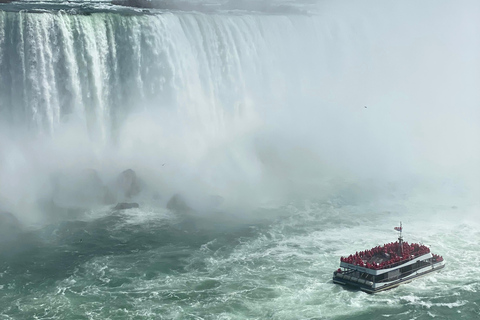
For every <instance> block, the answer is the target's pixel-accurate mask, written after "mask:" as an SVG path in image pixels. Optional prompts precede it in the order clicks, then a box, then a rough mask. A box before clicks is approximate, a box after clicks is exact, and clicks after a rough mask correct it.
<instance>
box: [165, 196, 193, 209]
mask: <svg viewBox="0 0 480 320" xmlns="http://www.w3.org/2000/svg"><path fill="white" fill-rule="evenodd" d="M167 209H169V210H172V211H176V212H188V211H192V208H190V207H189V206H188V204H187V202H186V201H185V199H184V198H183V197H182V196H181V195H179V194H178V193H177V194H175V195H174V196H172V197H171V198H170V200H168V202H167Z"/></svg>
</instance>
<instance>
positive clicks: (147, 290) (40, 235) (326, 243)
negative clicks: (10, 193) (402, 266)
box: [0, 202, 480, 319]
mask: <svg viewBox="0 0 480 320" xmlns="http://www.w3.org/2000/svg"><path fill="white" fill-rule="evenodd" d="M414 207H415V208H417V209H418V206H414ZM394 209H395V206H389V207H388V208H386V210H385V211H381V212H379V211H375V209H374V208H371V207H368V206H365V207H363V208H361V207H355V206H345V207H338V206H332V205H330V204H322V203H312V202H308V203H297V204H295V205H294V204H291V205H289V206H285V207H281V208H276V209H261V210H259V213H263V214H264V216H265V218H263V219H258V218H248V219H247V218H242V219H240V218H235V219H234V218H232V217H228V216H226V213H223V214H220V213H218V214H216V215H215V216H209V215H206V216H202V217H198V216H187V217H179V216H177V215H175V214H173V213H171V212H168V211H166V210H164V209H157V210H155V209H152V208H150V209H148V210H145V209H131V210H126V211H124V212H122V213H109V212H108V211H105V210H104V211H99V212H96V213H89V215H88V216H85V218H84V219H83V220H79V221H63V222H59V223H54V224H51V225H47V226H44V227H43V228H40V229H38V230H32V231H26V232H24V233H22V234H20V235H18V239H16V240H15V241H13V242H11V243H9V244H8V243H4V244H3V246H2V251H1V270H2V272H1V273H0V288H1V293H2V295H1V298H0V303H1V307H0V309H1V310H2V312H1V314H0V316H1V318H2V319H34V318H35V319H57V318H58V319H353V318H355V319H384V318H389V317H391V318H393V319H430V318H437V319H475V318H476V317H478V312H479V305H478V304H479V303H480V296H479V294H478V290H479V289H480V283H479V281H478V277H477V276H476V274H477V272H478V263H479V262H480V261H479V258H478V257H479V251H480V250H479V249H478V247H476V243H477V242H478V240H479V237H480V232H478V231H477V227H476V226H478V225H474V224H468V223H467V221H468V216H465V214H466V212H468V209H467V208H465V209H462V208H457V209H451V208H450V207H445V206H442V207H440V210H441V212H442V213H443V214H453V213H454V212H452V211H453V210H456V211H457V213H458V212H460V213H462V216H463V217H466V219H467V220H464V221H456V222H454V221H450V222H451V223H448V224H445V222H446V221H445V219H442V220H441V222H440V221H431V219H427V218H421V219H419V218H418V217H416V215H415V213H414V212H408V211H409V210H407V213H404V214H400V215H399V213H398V212H396V211H395V210H394ZM403 209H404V208H403ZM390 210H391V211H390ZM410 210H411V209H410ZM421 210H422V213H423V217H426V216H429V215H431V214H432V212H433V211H436V212H438V210H439V207H436V208H435V210H433V208H428V207H424V208H422V209H421ZM462 210H463V211H462ZM364 211H369V212H371V213H370V214H368V215H366V214H364ZM437 214H438V213H437ZM399 217H400V218H402V219H403V221H404V225H405V230H406V232H405V237H406V239H407V240H411V241H419V240H422V241H424V242H425V243H428V244H430V245H431V249H432V251H433V252H436V253H438V254H441V255H443V256H444V258H445V260H446V263H447V264H446V267H445V269H444V270H442V271H441V272H439V273H436V274H433V275H430V276H428V277H424V278H423V279H418V280H416V281H414V282H412V283H410V284H405V285H402V286H400V287H398V288H396V289H393V290H389V291H386V292H381V293H378V294H375V295H368V294H366V293H363V292H361V291H355V290H349V289H345V288H343V287H341V286H338V285H334V284H333V283H332V280H331V277H332V272H333V270H335V269H336V268H337V267H338V264H339V257H340V256H341V255H344V254H346V253H349V252H352V251H353V252H354V251H357V250H360V249H365V248H368V247H373V246H374V245H377V244H381V243H385V242H388V241H391V240H392V239H394V237H395V232H394V231H393V226H394V225H395V223H396V222H397V220H398V218H399ZM452 220H453V219H452ZM390 229H391V230H390Z"/></svg>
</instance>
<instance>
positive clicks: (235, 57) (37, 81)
mask: <svg viewBox="0 0 480 320" xmlns="http://www.w3.org/2000/svg"><path fill="white" fill-rule="evenodd" d="M317 25H318V21H317V20H316V19H315V18H311V17H301V16H297V17H295V16H294V17H285V16H267V17H265V16H255V15H251V16H248V15H237V16H235V15H205V14H194V13H188V14H187V13H183V14H172V13H165V14H158V15H145V16H122V15H118V14H105V13H98V14H91V15H72V14H67V13H64V12H61V11H60V12H57V13H44V14H38V13H22V12H20V13H11V12H0V32H1V33H0V71H1V72H0V114H1V115H2V119H4V120H6V122H7V123H8V124H10V125H12V126H14V127H15V128H18V127H24V128H28V129H29V130H32V131H35V132H38V131H40V132H44V133H48V134H50V135H54V134H55V131H56V130H57V128H58V126H59V124H61V123H62V122H65V121H68V119H69V118H70V117H79V118H81V119H82V122H83V123H84V125H85V126H86V127H87V128H88V131H89V132H90V134H91V135H92V136H93V137H95V139H101V140H103V141H108V140H109V139H111V138H112V133H114V132H115V130H116V129H118V127H119V126H121V124H122V121H123V120H124V119H125V117H126V116H127V115H128V114H129V113H131V112H134V111H139V110H162V109H172V108H173V109H175V111H176V112H178V113H179V114H180V115H181V116H182V117H185V118H184V119H188V118H190V119H194V120H195V121H196V123H201V124H202V126H203V127H204V129H205V130H206V131H211V134H215V133H217V131H218V130H221V128H224V126H225V125H227V124H229V122H228V121H230V120H233V119H239V117H242V116H245V117H247V116H248V115H251V114H250V113H249V112H250V111H251V110H249V108H251V105H252V103H254V102H255V103H258V102H261V103H265V104H268V103H280V104H281V103H282V98H283V97H282V95H284V93H285V92H284V91H285V88H286V87H290V86H291V85H292V83H293V84H294V83H295V82H296V81H297V80H300V81H304V82H306V83H307V81H308V80H310V79H307V78H306V77H307V76H312V75H313V74H314V72H311V71H309V72H308V73H309V74H308V75H307V74H305V72H306V70H305V68H304V66H306V65H308V64H310V65H311V66H315V63H314V58H318V53H319V52H318V49H319V46H316V45H315V44H314V43H315V42H316V40H317V36H318V35H317V34H316V31H317V30H316V27H317ZM298 34H303V35H305V36H304V37H303V38H302V39H296V37H297V35H298ZM312 50H313V51H312ZM300 61H301V63H300ZM294 77H295V79H293V78H294ZM290 81H292V83H289V82H290ZM257 107H258V105H257Z"/></svg>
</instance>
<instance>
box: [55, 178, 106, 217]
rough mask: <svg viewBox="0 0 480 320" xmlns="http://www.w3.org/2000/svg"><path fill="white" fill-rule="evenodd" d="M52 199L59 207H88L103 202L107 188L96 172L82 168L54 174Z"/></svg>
mask: <svg viewBox="0 0 480 320" xmlns="http://www.w3.org/2000/svg"><path fill="white" fill-rule="evenodd" d="M53 182H54V192H53V194H54V201H55V203H56V204H57V205H58V206H61V207H66V208H69V207H90V206H91V205H102V204H105V201H106V198H107V192H108V190H107V188H106V187H105V185H104V184H103V181H102V179H100V176H99V174H98V172H97V171H96V170H94V169H83V170H80V171H73V172H67V173H58V174H56V175H55V176H54V179H53Z"/></svg>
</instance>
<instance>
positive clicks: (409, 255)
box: [340, 241, 443, 270]
mask: <svg viewBox="0 0 480 320" xmlns="http://www.w3.org/2000/svg"><path fill="white" fill-rule="evenodd" d="M429 252H430V249H429V248H427V247H426V246H424V245H421V244H418V243H412V244H408V242H403V251H401V250H400V245H399V243H398V241H396V242H391V243H387V244H384V245H383V247H382V246H376V247H375V248H372V249H371V250H366V251H360V252H356V253H355V254H351V255H350V256H348V257H346V258H345V257H341V258H340V261H342V262H346V263H350V264H354V265H357V266H361V267H366V268H369V269H374V270H378V269H384V268H389V267H390V266H392V265H393V264H395V263H397V262H400V261H406V260H410V259H413V258H415V257H419V256H421V255H424V254H426V253H429ZM374 256H379V257H389V258H390V259H389V260H387V261H383V262H381V263H376V262H371V263H370V262H368V261H370V260H371V258H372V257H374ZM438 257H440V256H438ZM440 258H441V257H440ZM441 259H442V260H443V258H441ZM437 261H441V260H437Z"/></svg>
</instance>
